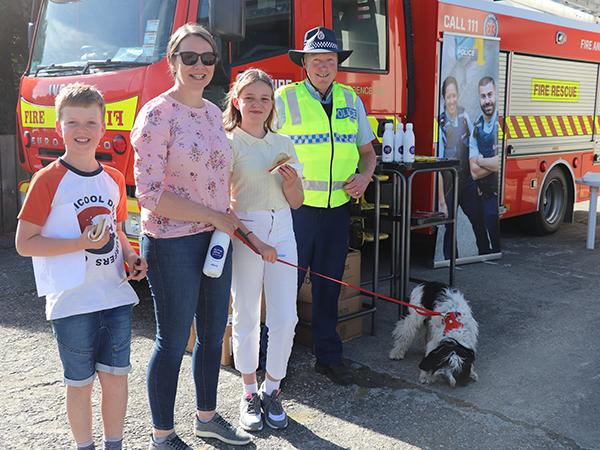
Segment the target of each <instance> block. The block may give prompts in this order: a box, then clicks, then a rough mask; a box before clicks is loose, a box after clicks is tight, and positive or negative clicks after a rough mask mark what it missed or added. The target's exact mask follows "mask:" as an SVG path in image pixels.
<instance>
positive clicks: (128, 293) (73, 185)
mask: <svg viewBox="0 0 600 450" xmlns="http://www.w3.org/2000/svg"><path fill="white" fill-rule="evenodd" d="M69 204H70V205H72V206H73V210H74V212H75V214H76V216H77V220H78V222H79V227H80V229H81V232H83V230H84V229H85V228H86V227H87V226H88V225H91V224H92V223H95V221H94V218H95V217H97V216H108V217H110V219H111V220H110V221H109V223H108V225H107V232H109V233H110V239H109V241H108V244H106V245H105V246H104V247H103V248H101V249H98V250H86V251H85V261H86V262H85V264H86V268H85V280H84V282H83V284H80V285H79V286H76V287H74V288H72V289H68V290H64V291H61V292H56V293H52V294H48V295H46V318H47V319H48V320H54V319H60V318H62V317H69V316H74V315H77V314H85V313H90V312H94V311H101V310H106V309H111V308H116V307H118V306H123V305H128V304H137V303H138V297H137V295H136V293H135V291H134V290H133V288H132V287H131V286H130V285H129V283H128V282H122V281H123V280H125V279H126V273H125V267H124V260H123V252H122V247H121V243H120V240H119V235H118V234H117V233H116V227H117V222H123V221H125V220H126V219H127V195H126V191H125V179H124V178H123V175H122V174H121V173H120V172H119V171H118V170H116V169H114V168H112V167H107V166H100V167H98V170H96V171H94V172H81V171H79V170H77V169H76V168H74V167H72V166H70V165H69V164H67V163H66V162H64V161H63V160H61V159H58V160H56V161H54V162H52V163H51V164H49V165H48V166H47V167H45V168H43V169H41V170H40V171H39V172H37V173H36V174H35V175H34V177H33V180H32V182H31V185H30V186H29V190H28V191H27V196H26V198H25V203H24V204H23V207H22V208H21V212H20V213H19V216H18V217H19V220H25V221H27V222H31V223H33V224H36V225H39V226H41V227H43V226H44V224H45V223H46V220H47V218H48V216H49V214H50V212H51V210H52V209H54V208H58V207H64V206H65V205H69Z"/></svg>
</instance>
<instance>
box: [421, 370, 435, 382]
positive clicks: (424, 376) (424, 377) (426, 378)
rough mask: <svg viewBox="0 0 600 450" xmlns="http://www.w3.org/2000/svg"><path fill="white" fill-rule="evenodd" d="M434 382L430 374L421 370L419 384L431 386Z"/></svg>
mask: <svg viewBox="0 0 600 450" xmlns="http://www.w3.org/2000/svg"><path fill="white" fill-rule="evenodd" d="M432 381H433V377H432V376H431V375H430V374H429V372H425V371H424V370H421V373H420V374H419V383H421V384H431V382H432Z"/></svg>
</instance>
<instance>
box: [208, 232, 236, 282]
mask: <svg viewBox="0 0 600 450" xmlns="http://www.w3.org/2000/svg"><path fill="white" fill-rule="evenodd" d="M230 241H231V239H229V235H228V234H227V233H225V232H223V231H219V230H215V231H213V234H212V237H211V238H210V244H209V245H208V252H207V253H206V259H205V260H204V268H203V269H202V272H204V275H206V276H207V277H211V278H219V277H220V276H221V273H222V272H223V266H224V265H225V258H226V257H227V250H229V242H230Z"/></svg>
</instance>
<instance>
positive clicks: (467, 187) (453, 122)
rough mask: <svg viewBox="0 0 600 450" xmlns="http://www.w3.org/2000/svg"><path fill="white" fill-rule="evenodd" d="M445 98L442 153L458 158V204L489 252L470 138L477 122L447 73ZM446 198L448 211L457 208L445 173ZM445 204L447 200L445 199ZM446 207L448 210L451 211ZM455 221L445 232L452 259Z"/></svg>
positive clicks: (477, 239) (447, 254)
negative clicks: (473, 168) (471, 161)
mask: <svg viewBox="0 0 600 450" xmlns="http://www.w3.org/2000/svg"><path fill="white" fill-rule="evenodd" d="M442 98H443V100H444V111H443V112H442V113H441V114H440V119H439V125H440V155H441V156H443V157H446V158H452V159H458V161H459V162H460V164H459V168H458V181H457V182H458V186H457V189H458V205H459V206H460V207H461V209H462V210H463V212H464V213H465V215H466V216H467V218H468V219H469V222H471V226H472V228H473V233H474V235H475V243H476V244H477V249H478V252H479V254H484V253H489V243H488V238H487V234H486V232H485V226H484V223H483V211H482V203H481V199H480V198H479V196H478V193H477V186H476V184H475V181H474V180H473V178H472V176H471V171H470V168H469V139H470V137H471V130H472V129H473V125H472V123H471V120H470V119H469V116H468V115H467V113H466V111H465V110H464V108H463V107H462V106H459V104H458V82H457V81H456V78H454V77H452V76H449V77H446V79H445V80H444V82H443V83H442ZM443 180H444V199H445V206H446V208H447V211H452V210H453V203H454V198H453V196H452V195H451V190H450V182H451V181H450V176H449V174H448V173H444V175H443ZM442 207H444V203H442ZM447 211H446V212H447ZM453 226H454V225H453V224H447V225H446V232H445V233H444V258H445V259H450V255H451V251H452V232H451V227H453Z"/></svg>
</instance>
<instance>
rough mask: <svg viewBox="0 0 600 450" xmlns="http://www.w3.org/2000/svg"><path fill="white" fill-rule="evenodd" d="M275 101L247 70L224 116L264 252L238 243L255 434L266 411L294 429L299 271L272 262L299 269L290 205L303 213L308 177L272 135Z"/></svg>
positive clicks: (272, 421)
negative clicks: (260, 378)
mask: <svg viewBox="0 0 600 450" xmlns="http://www.w3.org/2000/svg"><path fill="white" fill-rule="evenodd" d="M273 98H274V93H273V81H272V80H271V78H270V77H269V76H268V75H267V74H266V73H265V72H263V71H262V70H259V69H248V70H246V71H245V72H243V73H242V74H240V75H239V76H238V77H237V79H236V81H235V83H234V84H233V86H232V88H231V90H230V92H229V95H228V99H227V105H226V109H225V112H224V114H223V116H224V122H225V130H227V131H229V132H230V133H229V139H230V141H231V143H232V148H233V174H232V184H231V186H232V207H233V209H234V210H235V213H236V215H237V216H238V217H239V219H240V220H241V222H242V223H243V224H244V225H245V226H246V227H247V228H248V229H249V230H250V231H249V233H250V234H249V239H250V240H251V241H252V243H253V244H254V245H255V246H256V247H257V248H258V250H259V252H260V253H261V255H262V258H261V256H259V255H257V254H256V253H254V252H253V251H252V250H251V249H249V248H248V247H247V246H246V245H245V244H244V243H242V242H241V241H239V240H236V241H234V243H233V247H234V249H233V250H234V252H233V274H232V277H233V278H232V285H231V288H232V289H231V290H232V296H233V355H234V358H235V365H236V367H237V369H238V370H239V371H240V372H241V373H242V381H243V385H244V394H243V396H242V400H241V403H240V424H241V426H242V428H244V429H245V430H248V431H258V430H260V429H262V427H263V423H262V413H264V420H265V422H266V423H267V425H268V426H270V427H271V428H275V429H281V428H285V427H286V426H287V425H288V418H287V415H286V414H285V412H284V411H283V407H282V405H281V397H280V394H281V391H280V389H279V384H280V381H281V380H282V379H283V378H284V377H285V374H286V369H287V363H288V359H289V357H290V353H291V350H292V343H293V339H294V329H295V327H296V323H297V322H298V317H297V314H296V293H297V282H298V274H297V270H296V269H294V268H291V267H290V266H287V265H284V264H280V263H276V264H265V263H273V262H275V260H276V259H277V258H278V257H281V258H283V259H285V260H286V261H289V262H290V263H292V264H296V262H297V251H296V239H295V237H294V229H293V226H292V215H291V211H290V207H291V208H298V207H300V206H301V205H302V202H303V201H304V193H303V190H302V182H301V179H300V177H299V175H298V172H297V171H296V170H295V169H294V168H293V167H292V164H295V165H296V167H299V166H298V165H297V163H298V158H297V157H296V152H295V151H294V146H293V144H292V141H291V140H290V139H289V138H288V137H286V136H283V135H279V134H276V133H274V132H273V128H272V126H273V121H274V118H275V107H274V100H273ZM282 153H284V154H285V155H282ZM286 157H289V158H291V159H290V161H289V162H290V164H284V165H283V166H281V168H280V169H279V170H278V171H274V173H270V172H269V168H271V167H272V166H273V165H274V164H275V163H277V162H278V161H280V160H281V159H282V158H283V159H284V160H285V159H286ZM263 289H264V294H265V300H266V325H267V327H268V329H269V345H268V349H267V370H266V377H265V381H264V383H263V384H262V385H261V387H260V391H259V389H258V386H257V381H256V369H257V367H258V353H259V332H260V299H261V291H262V290H263ZM261 409H262V413H261Z"/></svg>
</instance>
